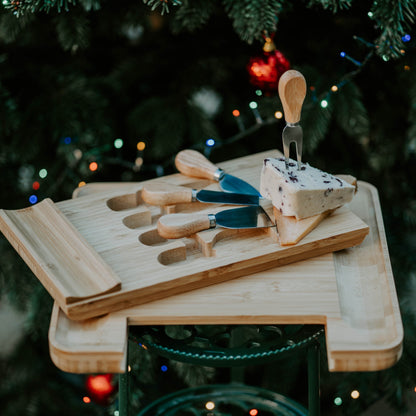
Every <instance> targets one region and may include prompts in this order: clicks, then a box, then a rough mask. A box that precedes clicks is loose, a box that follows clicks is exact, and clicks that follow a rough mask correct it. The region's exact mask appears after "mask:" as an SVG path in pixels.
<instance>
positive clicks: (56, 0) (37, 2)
mask: <svg viewBox="0 0 416 416" xmlns="http://www.w3.org/2000/svg"><path fill="white" fill-rule="evenodd" d="M76 2H77V0H4V1H3V6H4V8H6V9H9V10H12V11H13V14H14V15H15V16H16V17H20V16H22V15H23V14H25V13H26V12H30V13H35V12H37V11H46V12H49V11H50V10H52V9H56V10H57V11H58V12H61V11H66V12H67V11H69V5H70V4H73V5H75V4H76Z"/></svg>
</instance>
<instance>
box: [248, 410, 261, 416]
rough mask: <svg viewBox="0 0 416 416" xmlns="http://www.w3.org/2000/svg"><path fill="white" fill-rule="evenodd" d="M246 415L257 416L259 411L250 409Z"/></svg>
mask: <svg viewBox="0 0 416 416" xmlns="http://www.w3.org/2000/svg"><path fill="white" fill-rule="evenodd" d="M248 413H249V415H250V416H257V415H258V414H259V411H258V410H257V409H251V410H250V411H249V412H248Z"/></svg>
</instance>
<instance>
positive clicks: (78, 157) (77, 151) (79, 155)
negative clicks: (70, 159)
mask: <svg viewBox="0 0 416 416" xmlns="http://www.w3.org/2000/svg"><path fill="white" fill-rule="evenodd" d="M72 154H73V155H74V157H75V159H76V160H81V158H82V150H80V149H75V150H74V151H73V152H72Z"/></svg>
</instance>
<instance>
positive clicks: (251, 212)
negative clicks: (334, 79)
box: [215, 206, 274, 228]
mask: <svg viewBox="0 0 416 416" xmlns="http://www.w3.org/2000/svg"><path fill="white" fill-rule="evenodd" d="M215 221H216V223H217V225H219V226H221V227H225V228H266V227H273V226H274V224H273V222H272V221H271V220H270V218H269V216H268V215H267V214H266V211H264V209H263V208H262V207H261V206H257V207H254V206H250V207H243V208H234V209H228V210H224V211H220V212H217V213H216V214H215Z"/></svg>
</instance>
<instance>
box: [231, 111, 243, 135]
mask: <svg viewBox="0 0 416 416" xmlns="http://www.w3.org/2000/svg"><path fill="white" fill-rule="evenodd" d="M233 116H234V120H235V121H236V122H237V126H238V128H239V130H240V131H244V124H243V121H242V120H241V118H240V111H238V110H237V109H235V110H233Z"/></svg>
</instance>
